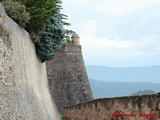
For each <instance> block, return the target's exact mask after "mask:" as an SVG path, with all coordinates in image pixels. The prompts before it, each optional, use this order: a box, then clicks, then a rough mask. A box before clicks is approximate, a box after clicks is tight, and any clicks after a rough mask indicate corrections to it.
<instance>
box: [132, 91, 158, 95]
mask: <svg viewBox="0 0 160 120" xmlns="http://www.w3.org/2000/svg"><path fill="white" fill-rule="evenodd" d="M148 94H156V92H155V91H153V90H139V91H137V92H135V93H133V94H132V95H134V96H135V95H148Z"/></svg>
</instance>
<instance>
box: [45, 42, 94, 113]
mask: <svg viewBox="0 0 160 120" xmlns="http://www.w3.org/2000/svg"><path fill="white" fill-rule="evenodd" d="M47 74H48V81H49V88H50V92H51V95H52V98H53V99H54V100H55V103H56V105H57V107H58V110H59V111H60V113H61V114H63V111H62V110H63V107H67V106H70V105H73V104H78V103H81V102H86V101H89V100H92V99H93V97H92V92H91V88H90V85H89V80H88V76H87V72H86V68H85V65H84V61H83V56H82V51H81V46H80V45H65V46H63V48H62V50H61V51H59V52H58V53H57V54H56V56H55V58H54V59H53V60H52V61H50V62H48V63H47Z"/></svg>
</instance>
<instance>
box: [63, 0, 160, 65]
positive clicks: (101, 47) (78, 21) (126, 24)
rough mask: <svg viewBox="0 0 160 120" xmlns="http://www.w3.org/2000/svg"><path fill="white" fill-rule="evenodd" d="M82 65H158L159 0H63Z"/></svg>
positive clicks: (159, 34) (159, 49) (159, 43)
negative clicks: (76, 39)
mask: <svg viewBox="0 0 160 120" xmlns="http://www.w3.org/2000/svg"><path fill="white" fill-rule="evenodd" d="M62 7H63V10H62V13H64V14H66V15H68V20H67V22H70V23H71V24H72V25H71V26H70V27H67V28H69V29H72V30H74V31H75V32H77V33H78V34H79V35H80V44H81V45H82V52H83V58H84V62H85V64H86V65H101V66H112V67H129V66H152V65H160V0H63V4H62Z"/></svg>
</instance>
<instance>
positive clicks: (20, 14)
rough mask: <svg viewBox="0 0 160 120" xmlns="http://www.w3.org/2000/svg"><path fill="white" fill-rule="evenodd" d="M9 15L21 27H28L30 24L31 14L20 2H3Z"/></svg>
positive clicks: (9, 0) (8, 0)
mask: <svg viewBox="0 0 160 120" xmlns="http://www.w3.org/2000/svg"><path fill="white" fill-rule="evenodd" d="M2 4H3V6H4V9H5V11H6V13H7V15H8V16H9V17H10V18H12V19H13V20H14V21H15V22H16V23H17V24H18V25H19V26H21V27H23V28H24V27H26V24H27V23H29V20H30V14H29V12H27V11H26V7H25V6H24V5H21V4H20V3H19V2H14V1H11V0H6V1H3V2H2Z"/></svg>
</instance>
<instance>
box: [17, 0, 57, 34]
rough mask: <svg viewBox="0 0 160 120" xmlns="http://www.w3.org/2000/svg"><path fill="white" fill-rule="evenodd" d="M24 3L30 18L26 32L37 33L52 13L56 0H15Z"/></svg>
mask: <svg viewBox="0 0 160 120" xmlns="http://www.w3.org/2000/svg"><path fill="white" fill-rule="evenodd" d="M17 1H19V2H20V3H21V4H23V5H25V6H26V8H27V11H28V12H29V13H30V15H31V20H30V22H29V23H28V24H27V27H26V30H27V31H28V32H34V33H39V32H40V31H42V30H43V28H44V27H45V23H46V21H47V19H48V18H50V16H51V15H52V13H53V10H54V6H55V3H56V1H57V0H17Z"/></svg>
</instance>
